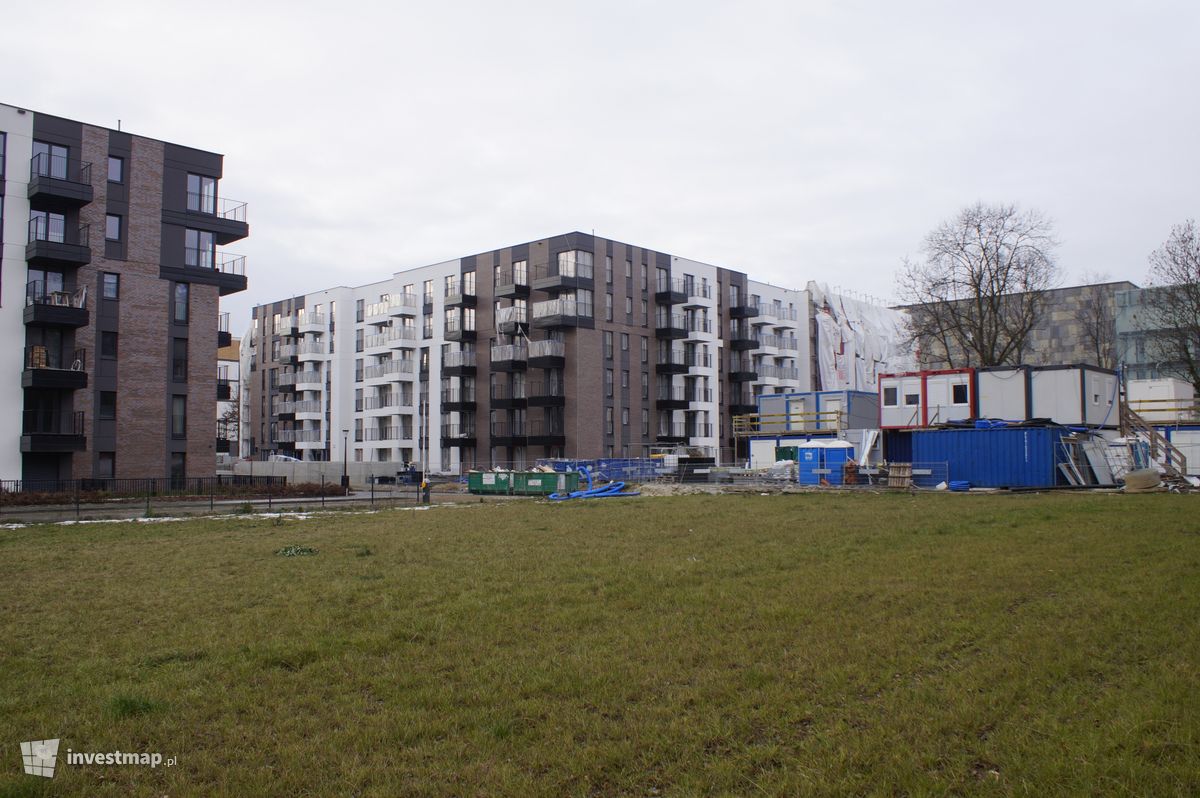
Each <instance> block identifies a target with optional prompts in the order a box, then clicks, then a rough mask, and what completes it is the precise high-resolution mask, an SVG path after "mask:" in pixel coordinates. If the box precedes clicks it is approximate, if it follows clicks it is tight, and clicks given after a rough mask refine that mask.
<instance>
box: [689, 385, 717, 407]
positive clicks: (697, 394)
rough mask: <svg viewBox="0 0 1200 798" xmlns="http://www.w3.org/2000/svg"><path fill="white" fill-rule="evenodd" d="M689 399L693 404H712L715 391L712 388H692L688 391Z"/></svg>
mask: <svg viewBox="0 0 1200 798" xmlns="http://www.w3.org/2000/svg"><path fill="white" fill-rule="evenodd" d="M686 393H687V400H688V402H689V403H690V404H693V405H708V404H712V400H713V392H712V388H692V389H691V390H689V391H687V392H686Z"/></svg>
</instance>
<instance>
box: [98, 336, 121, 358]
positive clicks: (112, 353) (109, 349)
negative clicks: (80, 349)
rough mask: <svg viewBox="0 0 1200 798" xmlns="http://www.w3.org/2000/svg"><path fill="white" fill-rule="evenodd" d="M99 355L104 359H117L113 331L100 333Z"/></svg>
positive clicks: (115, 337)
mask: <svg viewBox="0 0 1200 798" xmlns="http://www.w3.org/2000/svg"><path fill="white" fill-rule="evenodd" d="M100 357H102V358H104V359H105V360H116V359H117V334H116V333H115V332H101V333H100Z"/></svg>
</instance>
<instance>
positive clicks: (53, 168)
mask: <svg viewBox="0 0 1200 798" xmlns="http://www.w3.org/2000/svg"><path fill="white" fill-rule="evenodd" d="M35 177H50V178H53V179H55V180H66V181H67V182H70V183H82V184H84V185H87V186H90V185H91V184H92V165H91V164H90V163H86V162H85V163H72V162H71V159H70V157H69V156H66V155H51V154H50V153H48V152H39V153H38V154H37V155H35V156H33V157H32V158H30V159H29V179H30V180H32V179H34V178H35Z"/></svg>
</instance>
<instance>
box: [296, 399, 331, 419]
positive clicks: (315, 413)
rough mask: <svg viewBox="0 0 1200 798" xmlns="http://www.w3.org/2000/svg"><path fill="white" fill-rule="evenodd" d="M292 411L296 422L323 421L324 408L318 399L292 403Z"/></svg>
mask: <svg viewBox="0 0 1200 798" xmlns="http://www.w3.org/2000/svg"><path fill="white" fill-rule="evenodd" d="M292 410H293V411H294V412H295V417H296V420H297V421H324V420H325V408H324V405H323V403H322V402H321V400H320V399H304V400H303V401H298V402H293V403H292Z"/></svg>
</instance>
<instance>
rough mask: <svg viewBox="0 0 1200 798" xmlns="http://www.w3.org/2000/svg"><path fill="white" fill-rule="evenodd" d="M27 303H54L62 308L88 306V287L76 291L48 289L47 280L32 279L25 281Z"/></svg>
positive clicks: (27, 304)
mask: <svg viewBox="0 0 1200 798" xmlns="http://www.w3.org/2000/svg"><path fill="white" fill-rule="evenodd" d="M25 304H26V306H29V305H53V306H55V307H61V308H80V309H82V308H86V307H87V289H86V288H79V289H76V290H75V291H50V290H47V289H46V281H45V280H30V281H29V282H27V283H25Z"/></svg>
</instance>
